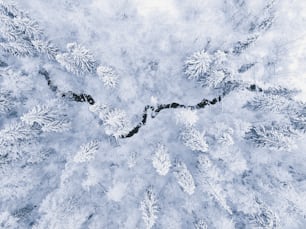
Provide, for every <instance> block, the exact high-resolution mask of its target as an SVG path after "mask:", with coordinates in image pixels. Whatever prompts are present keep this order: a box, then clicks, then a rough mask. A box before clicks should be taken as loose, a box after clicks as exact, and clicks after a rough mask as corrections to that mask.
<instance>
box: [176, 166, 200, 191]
mask: <svg viewBox="0 0 306 229" xmlns="http://www.w3.org/2000/svg"><path fill="white" fill-rule="evenodd" d="M174 176H175V178H176V179H177V183H178V184H179V186H180V187H181V188H182V190H183V191H184V192H186V193H187V194H188V195H192V194H193V193H194V190H195V184H194V180H193V177H192V175H191V173H190V171H189V170H188V168H187V166H186V164H185V163H184V162H181V161H179V162H177V163H176V164H175V170H174Z"/></svg>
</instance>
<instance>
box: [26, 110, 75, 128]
mask: <svg viewBox="0 0 306 229" xmlns="http://www.w3.org/2000/svg"><path fill="white" fill-rule="evenodd" d="M21 120H22V121H23V122H25V123H27V124H28V125H33V124H35V123H36V124H38V125H39V126H40V127H41V129H42V130H43V131H44V132H64V131H67V130H69V129H70V121H69V119H68V118H67V117H66V116H65V114H63V113H62V111H61V110H60V109H59V108H58V107H57V106H54V105H52V106H51V105H37V106H35V107H33V108H32V110H31V111H29V112H28V113H26V114H24V115H23V116H22V117H21Z"/></svg>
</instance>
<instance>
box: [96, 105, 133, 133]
mask: <svg viewBox="0 0 306 229" xmlns="http://www.w3.org/2000/svg"><path fill="white" fill-rule="evenodd" d="M100 114H101V113H100ZM102 121H103V126H104V128H105V133H106V134H107V135H111V136H114V137H115V138H119V137H120V136H122V135H124V134H127V133H128V132H129V131H130V129H131V127H130V126H131V125H130V122H129V120H128V119H127V115H126V113H125V112H124V111H123V110H120V109H111V110H109V112H107V113H106V114H105V116H104V117H103V119H102Z"/></svg>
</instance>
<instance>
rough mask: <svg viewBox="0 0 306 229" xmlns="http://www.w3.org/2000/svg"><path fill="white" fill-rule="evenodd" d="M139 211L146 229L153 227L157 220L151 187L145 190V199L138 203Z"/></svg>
mask: <svg viewBox="0 0 306 229" xmlns="http://www.w3.org/2000/svg"><path fill="white" fill-rule="evenodd" d="M140 209H141V212H142V220H143V221H144V223H145V226H146V228H147V229H150V228H152V227H153V226H154V224H155V223H156V220H157V218H158V217H157V213H158V212H159V210H158V205H157V199H156V196H155V194H154V193H153V190H152V187H149V188H147V190H146V192H145V197H144V199H143V200H142V201H141V203H140Z"/></svg>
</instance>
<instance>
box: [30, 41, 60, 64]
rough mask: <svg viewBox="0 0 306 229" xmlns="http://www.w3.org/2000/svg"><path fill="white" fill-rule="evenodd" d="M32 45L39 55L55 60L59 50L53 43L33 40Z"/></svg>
mask: <svg viewBox="0 0 306 229" xmlns="http://www.w3.org/2000/svg"><path fill="white" fill-rule="evenodd" d="M32 44H33V46H34V48H35V49H36V50H37V51H38V53H41V54H46V55H47V57H48V58H49V59H50V60H55V57H56V55H57V53H58V52H59V49H58V48H57V47H56V46H55V45H54V44H53V43H52V42H51V41H45V40H39V39H37V40H33V41H32Z"/></svg>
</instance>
